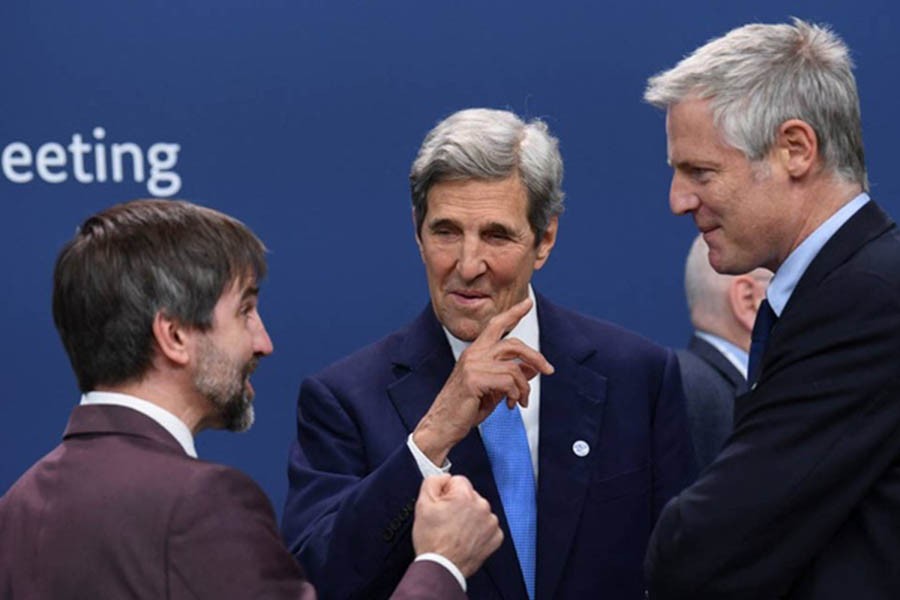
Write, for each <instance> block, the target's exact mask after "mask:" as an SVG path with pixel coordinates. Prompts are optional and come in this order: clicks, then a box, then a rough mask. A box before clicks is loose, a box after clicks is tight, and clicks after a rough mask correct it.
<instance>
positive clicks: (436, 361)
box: [388, 306, 526, 600]
mask: <svg viewBox="0 0 900 600" xmlns="http://www.w3.org/2000/svg"><path fill="white" fill-rule="evenodd" d="M390 352H391V360H392V362H393V364H394V370H395V373H396V375H397V380H396V381H395V382H394V383H393V384H392V385H391V386H389V387H388V395H389V397H390V399H391V402H392V403H393V405H394V408H395V409H396V410H397V412H398V413H399V415H400V418H401V419H402V420H403V423H404V425H406V428H407V430H408V431H409V432H410V433H411V432H412V431H413V429H415V427H416V425H417V424H418V423H419V421H420V420H421V419H422V417H423V416H425V413H426V412H428V409H429V408H430V407H431V404H432V402H434V399H435V398H436V397H437V395H438V393H439V392H440V391H441V388H442V387H443V386H444V383H445V382H446V381H447V378H448V377H449V376H450V372H451V371H452V370H453V366H454V364H455V362H454V359H453V353H452V352H451V350H450V345H449V343H448V342H447V338H446V336H445V334H444V330H443V329H442V328H441V326H440V323H439V322H438V321H437V319H436V318H435V317H434V312H433V311H432V309H431V307H430V306H429V307H427V308H426V309H425V310H424V311H423V312H422V314H420V315H419V317H418V318H417V319H416V320H415V321H414V322H413V323H411V324H410V326H409V327H408V328H407V329H406V331H405V332H404V334H403V335H402V336H401V337H400V338H399V340H398V343H397V344H395V345H394V347H393V348H392V349H391V350H390ZM449 460H450V463H451V465H452V467H451V472H453V473H459V474H463V475H465V476H466V477H468V478H469V480H470V481H471V482H472V485H473V486H474V488H475V489H476V490H478V493H480V494H481V495H482V496H484V498H485V499H486V500H487V501H488V502H489V503H490V505H491V507H492V508H493V510H494V512H495V513H496V514H497V516H498V517H499V519H500V525H501V527H502V528H503V533H504V536H505V537H504V540H503V545H502V546H500V548H499V549H498V550H497V551H496V552H495V553H494V554H493V555H491V556H490V557H489V558H488V560H487V561H485V563H484V566H483V567H482V571H484V572H485V574H486V576H487V577H489V578H490V579H491V580H492V581H493V583H494V587H495V588H496V589H497V590H498V592H499V593H500V595H501V596H502V597H504V598H508V599H510V600H512V599H516V598H524V597H525V596H526V592H525V583H524V582H523V581H522V577H521V574H520V570H519V562H518V559H517V558H516V554H515V550H514V548H513V545H512V537H511V536H510V534H509V526H508V525H507V523H506V516H505V515H504V514H503V507H502V504H501V502H500V494H499V493H498V492H497V485H496V484H495V483H494V475H493V472H492V471H491V465H490V462H489V461H488V458H487V453H486V452H485V450H484V445H483V444H482V442H481V436H480V435H479V433H478V430H477V429H473V430H472V431H471V432H469V435H467V436H466V437H465V438H463V440H462V441H461V442H460V443H459V444H457V445H456V447H454V448H453V449H452V450H451V451H450V455H449ZM476 577H477V575H476Z"/></svg>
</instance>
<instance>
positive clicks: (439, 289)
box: [418, 174, 557, 341]
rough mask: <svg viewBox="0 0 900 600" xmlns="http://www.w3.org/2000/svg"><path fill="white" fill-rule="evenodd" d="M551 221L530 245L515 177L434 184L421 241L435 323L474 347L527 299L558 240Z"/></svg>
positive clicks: (525, 197)
mask: <svg viewBox="0 0 900 600" xmlns="http://www.w3.org/2000/svg"><path fill="white" fill-rule="evenodd" d="M556 228H557V219H556V217H553V219H551V222H550V224H549V225H548V227H547V231H546V232H545V234H544V235H543V236H542V238H541V240H540V243H539V244H537V245H535V243H534V242H535V236H534V232H532V230H531V226H530V225H529V223H528V195H527V190H526V189H525V186H524V185H523V184H522V181H521V179H520V178H519V176H518V174H516V175H513V176H511V177H509V178H507V179H503V180H495V181H484V180H478V179H466V180H460V181H445V182H441V183H436V184H434V185H433V186H432V187H431V189H430V190H429V191H428V210H427V212H426V215H425V221H424V222H423V223H422V229H421V232H420V234H419V236H418V243H419V250H420V252H421V254H422V260H423V261H424V262H425V272H426V275H427V276H428V291H429V293H430V294H431V304H432V306H433V307H434V311H435V314H436V315H437V317H438V320H440V322H441V323H442V324H443V325H444V326H445V327H446V328H447V329H449V330H450V333H452V334H453V335H454V336H456V337H457V338H459V339H461V340H465V341H472V340H474V339H475V338H476V337H478V335H479V334H480V333H481V331H482V330H483V329H484V327H485V325H487V322H488V321H489V320H490V319H491V317H493V316H494V315H496V314H498V313H501V312H503V311H504V310H506V309H508V308H510V307H511V306H512V305H513V304H515V303H517V302H519V301H521V300H524V299H525V298H526V297H527V296H528V283H529V282H530V281H531V274H532V273H533V272H534V270H535V269H540V268H541V267H542V266H543V265H544V263H545V262H546V261H547V258H548V257H549V256H550V250H551V249H552V248H553V244H554V242H555V241H556Z"/></svg>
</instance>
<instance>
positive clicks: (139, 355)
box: [0, 200, 502, 599]
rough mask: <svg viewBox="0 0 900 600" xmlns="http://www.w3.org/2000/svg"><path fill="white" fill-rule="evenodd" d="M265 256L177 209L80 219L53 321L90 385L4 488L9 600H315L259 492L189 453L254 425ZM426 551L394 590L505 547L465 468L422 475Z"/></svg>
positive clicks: (425, 585)
mask: <svg viewBox="0 0 900 600" xmlns="http://www.w3.org/2000/svg"><path fill="white" fill-rule="evenodd" d="M264 252H265V248H264V246H263V244H262V242H260V240H259V239H258V238H257V237H256V236H255V235H254V234H253V233H252V232H251V231H250V230H249V229H247V227H245V226H244V225H243V224H241V223H240V222H238V221H236V220H234V219H232V218H230V217H228V216H226V215H223V214H221V213H219V212H216V211H214V210H210V209H206V208H202V207H198V206H194V205H192V204H188V203H186V202H170V201H153V200H145V201H134V202H129V203H125V204H121V205H117V206H114V207H112V208H110V209H108V210H105V211H103V212H101V213H99V214H97V215H95V216H92V217H90V218H89V219H87V221H85V222H84V223H83V224H82V226H81V227H80V228H79V230H78V232H77V233H76V235H75V237H74V239H72V240H71V241H70V242H69V243H68V244H67V245H66V247H65V248H64V249H63V251H62V252H61V253H60V255H59V258H58V259H57V263H56V269H55V273H54V281H53V317H54V322H55V324H56V327H57V329H58V331H59V334H60V337H61V338H62V342H63V345H64V346H65V349H66V352H67V353H68V355H69V359H70V361H71V363H72V367H73V369H74V371H75V374H76V376H77V378H78V384H79V387H80V389H81V391H82V392H83V394H84V395H83V396H82V400H81V405H80V406H78V407H76V408H75V409H74V411H73V412H72V415H71V417H70V420H69V424H68V427H67V428H66V432H65V434H64V439H63V442H62V443H61V444H60V445H59V446H58V447H57V448H56V449H55V450H53V451H52V452H51V453H50V454H48V455H47V456H45V457H44V458H43V459H41V460H40V461H38V463H37V464H35V465H34V466H33V467H32V468H31V469H29V471H28V472H27V473H25V474H24V475H23V476H22V477H21V478H20V479H19V481H17V482H16V483H15V484H14V485H13V487H12V488H10V490H9V491H8V492H7V493H6V494H5V495H4V496H3V497H2V498H0V532H2V533H0V597H2V598H17V599H22V598H24V599H29V598H92V599H93V598H216V599H223V598H225V599H227V598H267V599H281V598H314V597H315V592H314V590H313V589H312V587H311V586H310V585H309V583H308V582H306V580H305V577H304V575H303V573H302V571H301V570H300V568H299V566H298V565H297V563H296V562H295V560H294V559H293V557H292V556H291V555H290V554H289V553H288V552H287V550H286V549H285V548H284V547H283V546H282V544H281V541H280V539H279V537H278V534H277V532H276V527H275V520H274V514H273V511H272V508H271V505H270V504H269V501H268V499H267V498H266V496H265V495H264V494H263V492H262V490H260V489H259V487H258V486H257V485H256V484H255V483H253V481H252V480H251V479H250V478H249V477H247V476H246V475H244V474H243V473H240V472H239V471H236V470H234V469H232V468H229V467H225V466H222V465H215V464H212V463H208V462H204V461H201V460H197V454H196V451H195V449H194V441H193V436H194V435H195V434H196V433H197V432H199V431H201V430H203V429H207V428H224V429H229V430H234V431H240V430H244V429H247V428H248V427H250V425H251V424H252V422H253V406H252V400H253V387H252V386H251V384H250V374H251V373H252V372H253V370H254V368H255V367H256V364H257V362H258V361H259V359H260V358H261V357H263V356H266V355H267V354H269V353H270V352H272V342H271V340H270V339H269V336H268V333H267V332H266V329H265V326H264V325H263V322H262V319H261V318H260V315H259V312H258V311H257V297H258V294H259V288H258V287H257V286H258V281H259V280H260V279H261V278H262V277H263V276H264V275H265V271H266V263H265V259H264ZM415 513H416V523H415V525H414V532H413V535H414V537H415V540H416V542H415V543H416V548H417V552H418V554H419V560H418V561H417V562H415V563H414V564H413V565H411V566H410V568H409V570H408V571H407V574H406V576H405V577H404V580H403V581H402V582H401V583H400V585H399V586H398V588H397V590H396V597H398V598H435V599H445V598H446V599H449V598H460V597H464V596H465V594H464V589H465V580H464V577H466V576H468V575H469V574H471V573H472V572H474V571H475V570H476V569H478V567H479V566H480V565H481V563H482V561H483V560H484V559H485V558H486V557H487V556H488V555H489V554H490V553H491V552H493V551H494V550H495V549H496V548H497V547H498V546H499V545H500V543H501V541H502V533H501V531H500V528H499V526H498V522H497V518H496V516H494V515H493V514H492V513H491V511H490V507H489V506H488V504H487V502H486V501H485V500H484V499H483V498H481V497H480V496H478V494H477V493H475V491H474V490H473V489H472V487H471V485H470V484H469V483H468V481H467V480H466V479H464V478H461V477H453V478H451V477H449V476H445V477H439V478H430V479H428V480H426V481H425V482H424V484H423V486H422V493H421V494H420V497H419V500H418V501H417V503H416V506H415Z"/></svg>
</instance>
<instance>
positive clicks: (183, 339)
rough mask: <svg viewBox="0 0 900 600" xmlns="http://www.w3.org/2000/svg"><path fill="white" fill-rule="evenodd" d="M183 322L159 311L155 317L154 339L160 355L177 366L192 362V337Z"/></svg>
mask: <svg viewBox="0 0 900 600" xmlns="http://www.w3.org/2000/svg"><path fill="white" fill-rule="evenodd" d="M188 334H189V332H188V330H187V328H186V327H185V326H184V325H182V324H181V322H179V321H177V320H175V319H173V318H172V317H169V316H167V315H166V314H165V313H163V312H162V311H157V313H156V316H154V317H153V337H154V339H155V340H156V346H157V347H158V348H159V352H160V354H161V355H162V356H163V357H165V358H166V359H167V360H170V361H172V362H174V363H176V364H177V365H180V366H184V365H186V364H188V362H190V357H191V353H190V347H189V346H190V336H189V335H188Z"/></svg>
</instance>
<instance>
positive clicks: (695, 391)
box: [676, 335, 747, 470]
mask: <svg viewBox="0 0 900 600" xmlns="http://www.w3.org/2000/svg"><path fill="white" fill-rule="evenodd" d="M676 354H677V355H678V365H679V366H680V367H681V382H682V384H684V395H685V397H686V398H687V415H688V425H689V426H690V429H691V439H692V440H693V442H694V455H695V456H696V457H697V467H698V470H703V469H705V468H706V466H707V465H709V464H710V463H711V462H712V461H713V459H714V458H715V457H716V455H717V454H718V453H719V450H721V449H722V446H724V445H725V440H726V439H728V436H729V434H731V427H732V423H733V414H734V397H735V396H736V395H737V394H738V393H740V392H743V391H744V389H745V388H746V386H747V382H746V380H745V379H744V376H743V375H741V372H740V371H738V370H737V368H736V367H735V366H734V365H733V364H731V361H730V360H728V359H727V358H725V355H723V354H722V353H721V352H719V350H718V349H716V347H715V346H713V345H712V344H710V343H709V342H707V341H706V340H704V339H703V338H701V337H698V336H696V335H695V336H692V337H691V342H690V344H688V347H687V349H684V350H678V351H676Z"/></svg>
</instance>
